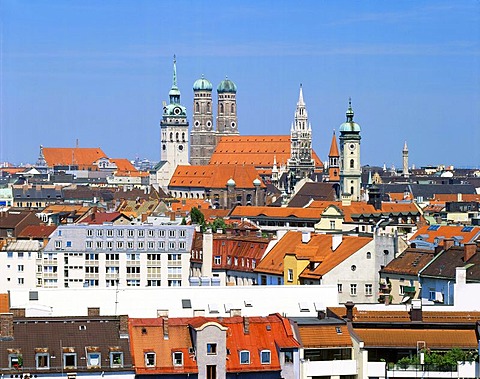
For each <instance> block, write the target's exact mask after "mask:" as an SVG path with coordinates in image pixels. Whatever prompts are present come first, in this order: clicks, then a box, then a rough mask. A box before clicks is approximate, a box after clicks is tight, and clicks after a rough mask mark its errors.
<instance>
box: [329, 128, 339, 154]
mask: <svg viewBox="0 0 480 379" xmlns="http://www.w3.org/2000/svg"><path fill="white" fill-rule="evenodd" d="M328 156H329V157H339V156H340V153H339V152H338V145H337V137H336V136H335V132H333V137H332V143H331V144H330V152H329V153H328Z"/></svg>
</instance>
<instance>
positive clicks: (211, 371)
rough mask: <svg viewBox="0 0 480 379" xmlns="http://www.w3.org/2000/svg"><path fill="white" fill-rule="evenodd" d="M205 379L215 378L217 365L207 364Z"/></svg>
mask: <svg viewBox="0 0 480 379" xmlns="http://www.w3.org/2000/svg"><path fill="white" fill-rule="evenodd" d="M207 379H217V366H215V365H207Z"/></svg>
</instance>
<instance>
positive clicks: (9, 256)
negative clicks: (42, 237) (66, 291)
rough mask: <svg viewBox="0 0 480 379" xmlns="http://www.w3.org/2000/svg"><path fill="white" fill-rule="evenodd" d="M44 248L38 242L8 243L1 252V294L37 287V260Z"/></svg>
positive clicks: (20, 241) (14, 241) (19, 241)
mask: <svg viewBox="0 0 480 379" xmlns="http://www.w3.org/2000/svg"><path fill="white" fill-rule="evenodd" d="M42 247H43V243H42V242H40V241H36V240H10V241H7V243H6V245H5V246H3V248H2V249H1V250H0V292H7V291H9V290H11V289H14V288H33V287H35V286H36V279H35V271H36V260H37V257H38V254H41V250H42Z"/></svg>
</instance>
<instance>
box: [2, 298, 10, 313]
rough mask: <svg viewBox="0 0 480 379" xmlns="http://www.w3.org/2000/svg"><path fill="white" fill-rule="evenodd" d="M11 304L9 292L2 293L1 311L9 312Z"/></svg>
mask: <svg viewBox="0 0 480 379" xmlns="http://www.w3.org/2000/svg"><path fill="white" fill-rule="evenodd" d="M9 312H10V304H9V299H8V293H0V313H9Z"/></svg>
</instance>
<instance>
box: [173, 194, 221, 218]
mask: <svg viewBox="0 0 480 379" xmlns="http://www.w3.org/2000/svg"><path fill="white" fill-rule="evenodd" d="M211 206H212V204H210V202H208V201H207V200H203V199H183V198H182V199H178V201H177V200H174V201H172V202H171V204H170V208H171V209H172V211H175V212H190V211H191V210H192V208H194V207H196V208H198V209H199V210H200V211H201V212H202V213H203V215H204V216H205V213H206V212H209V211H210V209H208V208H209V207H211ZM206 218H207V217H206V216H205V219H206Z"/></svg>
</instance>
